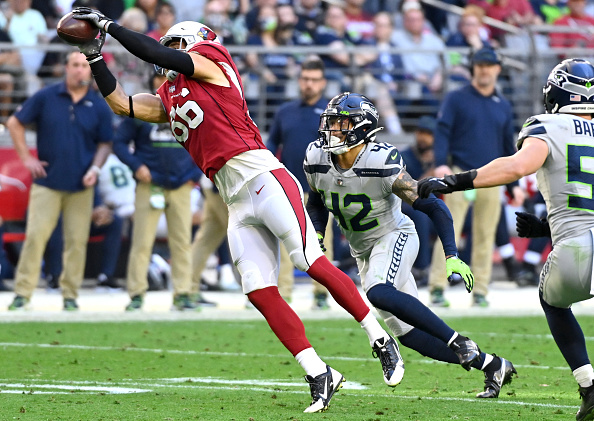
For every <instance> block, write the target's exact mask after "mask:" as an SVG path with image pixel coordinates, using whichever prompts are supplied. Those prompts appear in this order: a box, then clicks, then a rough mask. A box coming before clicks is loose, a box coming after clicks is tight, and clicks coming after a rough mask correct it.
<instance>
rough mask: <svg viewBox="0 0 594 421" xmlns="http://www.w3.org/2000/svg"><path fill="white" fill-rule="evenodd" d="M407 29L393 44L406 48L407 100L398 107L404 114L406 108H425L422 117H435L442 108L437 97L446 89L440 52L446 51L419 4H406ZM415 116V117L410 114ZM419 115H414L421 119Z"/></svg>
mask: <svg viewBox="0 0 594 421" xmlns="http://www.w3.org/2000/svg"><path fill="white" fill-rule="evenodd" d="M402 17H403V29H401V30H396V31H395V32H394V34H393V35H392V41H393V43H394V44H395V45H396V46H397V47H399V48H402V49H403V50H405V51H403V52H402V62H403V64H404V71H405V73H406V75H405V76H406V80H405V81H404V82H403V88H404V98H401V99H399V100H398V101H397V102H396V103H397V105H399V110H400V112H401V114H402V112H403V111H404V107H409V106H411V105H420V106H423V107H425V109H424V110H423V111H421V114H429V113H435V112H436V111H437V107H438V105H439V102H438V100H437V99H436V95H437V94H438V93H440V92H441V90H442V87H443V71H444V69H443V66H442V58H441V54H440V53H439V52H440V51H444V50H445V45H444V42H443V41H442V39H441V38H440V37H438V36H437V35H435V34H433V33H432V32H430V31H429V30H427V29H426V20H425V15H424V13H423V9H422V8H421V6H420V4H419V3H418V2H416V1H409V2H406V3H405V4H404V6H403V8H402ZM406 114H407V115H411V113H406ZM417 114H418V113H413V115H415V116H416V115H417Z"/></svg>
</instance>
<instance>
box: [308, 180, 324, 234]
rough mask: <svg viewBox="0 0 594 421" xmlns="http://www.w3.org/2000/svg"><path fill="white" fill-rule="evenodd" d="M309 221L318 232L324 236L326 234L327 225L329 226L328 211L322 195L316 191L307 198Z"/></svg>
mask: <svg viewBox="0 0 594 421" xmlns="http://www.w3.org/2000/svg"><path fill="white" fill-rule="evenodd" d="M305 208H306V209H307V213H308V214H309V219H311V222H312V223H313V226H314V228H315V230H316V231H317V232H321V233H322V235H324V234H325V233H326V225H328V209H326V206H325V205H324V200H323V199H322V195H321V194H320V193H318V192H316V191H311V192H310V193H309V197H308V198H307V205H305Z"/></svg>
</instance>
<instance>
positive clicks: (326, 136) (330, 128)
mask: <svg viewBox="0 0 594 421" xmlns="http://www.w3.org/2000/svg"><path fill="white" fill-rule="evenodd" d="M378 121H379V113H378V112H377V109H376V108H375V106H374V105H373V103H372V102H371V101H370V100H369V98H367V97H366V96H364V95H360V94H356V93H351V92H343V93H341V94H338V95H336V96H335V97H334V98H332V99H331V100H330V102H329V103H328V106H327V107H326V110H324V112H323V113H322V115H321V116H320V128H319V133H320V137H321V138H322V141H323V145H324V146H323V148H324V149H325V150H328V151H330V152H332V153H334V154H337V155H340V154H343V153H345V152H348V151H349V150H351V149H352V148H354V147H355V146H358V145H360V144H362V143H368V142H372V141H374V140H375V134H376V133H377V132H378V131H379V130H382V129H383V127H378ZM333 132H334V133H336V132H341V133H342V134H343V135H345V137H344V140H343V139H341V138H339V137H338V136H335V135H333Z"/></svg>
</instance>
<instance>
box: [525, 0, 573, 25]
mask: <svg viewBox="0 0 594 421" xmlns="http://www.w3.org/2000/svg"><path fill="white" fill-rule="evenodd" d="M567 3H568V0H530V5H531V6H532V10H534V13H536V14H537V15H538V16H539V17H540V19H541V20H542V21H543V22H544V23H546V24H548V25H552V24H553V23H555V21H556V20H557V19H559V18H560V17H562V16H564V15H567V14H569V8H568V7H567Z"/></svg>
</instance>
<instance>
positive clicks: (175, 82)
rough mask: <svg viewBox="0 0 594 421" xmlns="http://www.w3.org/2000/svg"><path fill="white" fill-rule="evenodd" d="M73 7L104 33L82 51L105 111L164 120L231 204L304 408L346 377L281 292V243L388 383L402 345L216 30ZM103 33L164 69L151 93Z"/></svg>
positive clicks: (243, 255) (324, 401) (260, 298)
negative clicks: (351, 324)
mask: <svg viewBox="0 0 594 421" xmlns="http://www.w3.org/2000/svg"><path fill="white" fill-rule="evenodd" d="M73 12H74V13H75V14H76V17H77V18H78V19H82V20H86V21H89V22H91V23H93V24H94V25H96V26H97V27H98V28H99V29H100V30H101V36H100V37H99V38H97V39H96V40H94V41H92V42H91V43H89V44H85V45H82V46H80V47H79V48H80V50H81V51H82V52H83V53H84V54H85V55H86V56H87V60H88V61H89V63H90V65H91V69H92V71H93V76H94V77H95V80H96V82H97V86H98V87H99V90H100V91H101V93H102V94H103V96H104V97H105V100H106V101H107V103H108V105H109V106H110V107H111V109H112V110H113V111H114V112H115V113H116V114H119V115H124V116H130V117H135V118H138V119H141V120H144V121H149V122H153V123H163V122H169V123H170V125H171V131H172V132H173V134H174V136H175V138H176V139H177V140H178V141H179V142H180V143H181V144H182V145H183V146H184V147H185V148H186V150H187V151H188V152H189V153H190V155H191V156H192V158H193V159H194V160H195V162H196V164H198V166H199V167H200V169H201V170H202V171H203V172H204V173H205V174H206V175H207V176H208V177H209V178H210V179H211V180H212V181H213V182H214V183H215V185H216V187H217V188H218V189H219V191H220V194H221V196H222V197H223V199H224V200H225V202H226V203H227V206H228V208H229V228H228V237H229V245H230V248H231V255H232V257H233V261H234V262H235V265H236V266H237V269H238V270H239V273H240V274H241V282H242V286H243V292H244V293H245V294H246V295H247V297H248V299H249V300H250V302H251V303H252V304H253V305H254V306H255V307H256V308H257V309H258V310H259V311H260V312H261V313H262V315H263V316H264V317H265V318H266V321H267V322H268V324H269V325H270V328H271V329H272V331H273V332H274V333H275V334H276V336H277V337H278V338H279V340H280V341H281V342H282V343H283V345H284V346H285V347H286V348H287V349H288V350H289V351H290V352H291V353H292V354H293V356H294V357H295V359H296V360H297V362H298V363H299V364H300V365H301V366H302V367H303V369H304V370H305V372H306V374H307V375H306V376H305V378H306V380H307V382H308V383H309V384H310V389H311V395H312V403H311V405H310V406H309V407H308V408H306V409H305V412H320V411H324V410H326V409H327V408H328V405H329V403H330V399H331V398H332V395H333V394H334V392H335V391H336V390H338V389H339V388H340V386H341V384H342V382H343V381H344V377H343V376H342V374H340V373H339V372H338V371H336V370H334V369H333V368H330V367H329V366H327V365H326V364H325V363H324V362H323V361H322V360H321V359H320V357H319V356H318V355H317V354H316V352H315V350H314V348H313V347H312V346H311V345H310V343H309V341H308V340H307V337H306V336H305V328H304V326H303V323H302V322H301V320H300V319H299V317H298V316H297V314H295V312H294V311H293V310H292V309H291V307H290V306H289V305H288V304H287V303H286V302H285V301H284V300H283V299H282V297H281V296H280V294H279V292H278V288H277V276H278V261H279V241H282V242H283V243H284V245H285V246H286V248H287V251H289V254H290V256H291V260H292V261H293V264H294V265H295V266H296V267H297V268H298V269H300V270H302V271H305V272H307V274H308V275H309V276H311V277H312V278H313V279H315V280H316V281H318V282H319V283H321V284H322V285H324V286H325V287H326V288H328V290H329V291H330V293H331V294H332V296H333V297H334V299H335V300H336V301H337V302H338V304H340V305H341V306H342V307H343V308H345V309H346V310H347V311H348V312H349V313H350V314H351V315H352V316H353V317H354V318H355V320H357V321H358V322H359V323H360V324H361V327H362V328H363V329H364V330H365V332H366V333H367V336H368V337H369V342H370V344H371V346H372V348H373V355H374V356H377V357H379V359H380V361H381V364H382V369H383V374H384V381H385V382H386V383H387V384H388V385H389V386H396V385H397V384H399V383H400V381H401V380H402V377H403V375H404V364H403V362H402V358H401V356H400V353H399V350H398V345H397V344H396V342H395V341H394V339H393V338H392V337H391V336H390V335H389V334H388V333H387V332H386V331H385V330H384V329H383V328H382V327H381V325H380V324H379V322H378V321H377V320H376V318H375V317H374V315H373V314H372V313H371V312H370V309H369V307H368V306H367V305H366V304H365V302H364V301H363V299H362V298H361V295H360V294H359V292H358V290H357V288H356V287H355V285H354V284H353V282H352V281H351V279H350V278H349V277H348V276H347V275H346V274H344V273H343V272H341V271H340V270H338V269H337V268H336V267H334V266H333V265H332V264H331V263H330V262H329V261H328V259H326V257H324V254H323V253H322V250H321V249H320V245H319V243H318V237H317V234H316V232H315V230H314V227H313V224H312V222H311V220H310V219H309V217H308V215H307V213H306V211H305V207H304V205H303V191H302V189H301V186H300V185H299V183H298V182H297V180H296V179H295V177H294V176H293V175H292V174H291V173H289V172H288V171H287V170H286V169H285V167H284V166H283V165H282V164H281V163H280V162H279V161H278V160H277V159H276V158H275V157H274V155H273V154H272V153H270V151H268V150H267V149H266V147H265V146H264V143H263V142H262V138H261V136H260V132H259V130H258V128H257V126H256V124H255V123H254V122H253V120H252V119H251V117H250V115H249V112H248V109H247V105H246V101H245V97H244V90H243V86H242V83H241V80H240V77H239V73H238V71H237V68H236V67H235V63H233V60H232V59H231V56H230V55H229V53H228V51H227V50H226V49H225V48H224V47H223V46H222V45H221V44H220V42H219V40H218V38H217V35H216V34H215V33H214V32H213V31H212V30H210V28H208V27H206V26H205V25H203V24H201V23H198V22H181V23H178V24H176V25H174V26H173V27H172V28H171V29H169V31H167V34H166V35H165V36H163V37H162V38H161V40H160V41H159V42H157V41H155V40H153V39H152V38H150V37H148V36H145V35H142V34H139V33H137V32H133V31H130V30H128V29H126V28H124V27H122V26H120V25H118V24H117V23H115V22H113V21H112V20H111V19H109V18H107V17H106V16H105V15H103V14H102V13H101V12H99V11H96V10H93V9H89V8H77V9H74V10H73ZM106 33H109V34H110V35H111V36H112V37H113V38H115V39H117V40H118V41H119V42H120V43H121V44H122V45H123V46H124V47H125V48H126V49H127V50H128V51H129V52H130V53H132V54H133V55H135V56H136V57H138V58H140V59H142V60H144V61H147V62H150V63H153V64H155V66H156V67H157V69H159V70H161V71H162V72H163V73H165V74H166V75H167V79H168V80H167V81H166V82H165V83H164V84H163V85H162V86H161V87H160V88H159V90H158V91H157V94H156V95H153V94H148V93H143V94H136V95H134V96H128V95H126V93H125V92H124V91H123V89H122V87H121V86H120V85H119V84H118V83H117V81H116V79H115V78H114V76H113V75H112V74H111V73H110V71H109V70H108V68H107V66H106V65H105V62H104V61H103V58H102V56H101V47H102V45H103V39H104V38H105V34H106ZM163 69H166V70H163Z"/></svg>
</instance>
